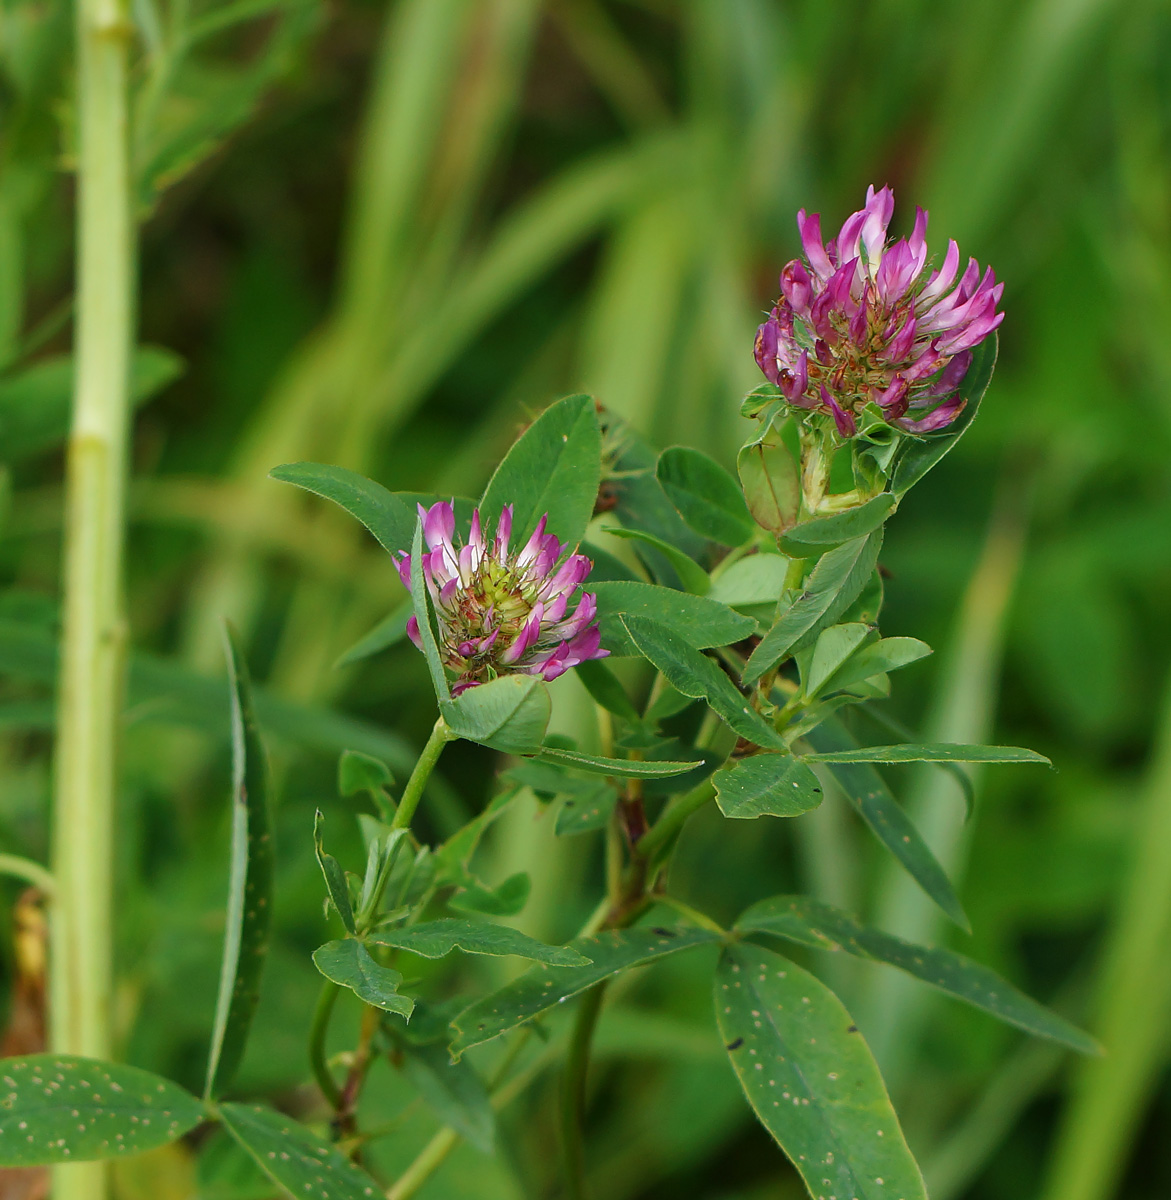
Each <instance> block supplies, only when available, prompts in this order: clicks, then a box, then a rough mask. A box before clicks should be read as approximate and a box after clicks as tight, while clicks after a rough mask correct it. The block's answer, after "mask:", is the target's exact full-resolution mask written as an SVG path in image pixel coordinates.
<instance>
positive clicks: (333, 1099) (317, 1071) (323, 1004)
mask: <svg viewBox="0 0 1171 1200" xmlns="http://www.w3.org/2000/svg"><path fill="white" fill-rule="evenodd" d="M339 991H341V988H340V987H339V986H338V985H337V984H336V983H333V982H331V981H330V980H328V979H327V980H326V981H325V982H324V983H323V984H322V985H321V992H320V993H319V994H318V997H317V1007H316V1008H315V1009H314V1011H313V1026H312V1028H311V1029H310V1031H309V1063H310V1065H311V1066H312V1068H313V1078H314V1079H316V1080H317V1086H318V1087H319V1088H321V1094H322V1095H323V1096H324V1097H325V1099H326V1100H327V1101H328V1102H329V1105H330V1107H331V1108H333V1109H334V1110H335V1111H336V1110H337V1109H339V1108H340V1107H341V1103H342V1093H341V1089H340V1088H339V1087H338V1085H337V1081H336V1080H335V1079H334V1077H333V1074H332V1073H331V1072H330V1069H329V1063H328V1062H327V1061H326V1058H325V1035H326V1033H327V1032H328V1030H329V1018H330V1017H331V1016H332V1015H333V1006H334V1005H335V1004H336V1003H337V997H338V992H339Z"/></svg>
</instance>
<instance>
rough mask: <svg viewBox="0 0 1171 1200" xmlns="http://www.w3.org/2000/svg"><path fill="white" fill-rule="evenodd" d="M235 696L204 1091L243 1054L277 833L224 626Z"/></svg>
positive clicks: (230, 1072)
mask: <svg viewBox="0 0 1171 1200" xmlns="http://www.w3.org/2000/svg"><path fill="white" fill-rule="evenodd" d="M224 640H225V649H226V652H227V659H228V680H229V684H230V689H231V701H232V849H231V860H230V861H231V867H230V869H229V874H228V909H227V918H226V922H225V926H224V954H223V961H222V963H221V965H220V987H219V996H218V999H217V1000H216V1011H215V1020H214V1022H213V1025H212V1035H211V1049H210V1052H209V1054H208V1060H207V1080H206V1083H205V1085H204V1095H205V1096H208V1097H211V1096H218V1095H220V1094H221V1093H222V1092H223V1091H224V1089H225V1088H226V1087H228V1086H229V1085H230V1084H231V1082H232V1078H233V1076H234V1075H235V1073H236V1068H237V1067H238V1066H239V1065H240V1059H241V1058H242V1057H243V1056H244V1045H245V1043H246V1041H247V1039H248V1029H249V1026H250V1025H251V1024H252V1016H253V1014H254V1013H255V1011H256V1004H257V1001H258V1000H259V999H260V976H261V973H262V972H263V970H264V958H265V954H266V952H267V950H268V933H269V928H270V926H271V923H272V873H273V861H272V840H271V818H270V816H269V803H268V776H267V771H266V768H265V761H264V747H263V746H262V745H261V742H260V735H259V733H258V732H257V729H256V715H255V713H254V712H253V709H252V688H251V684H250V682H249V679H248V669H247V667H246V665H245V663H244V659H243V657H242V655H241V654H240V650H239V646H238V645H237V642H236V638H235V635H234V634H233V632H232V630H231V629H230V628H228V629H226V630H225V635H224Z"/></svg>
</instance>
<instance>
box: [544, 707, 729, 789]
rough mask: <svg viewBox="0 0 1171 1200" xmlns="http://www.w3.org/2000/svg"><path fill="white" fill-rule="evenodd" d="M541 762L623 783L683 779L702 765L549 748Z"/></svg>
mask: <svg viewBox="0 0 1171 1200" xmlns="http://www.w3.org/2000/svg"><path fill="white" fill-rule="evenodd" d="M733 690H735V689H733ZM537 761H538V762H547V763H557V764H558V765H560V766H563V767H573V768H574V769H576V770H578V771H588V772H589V773H590V774H593V775H615V776H618V777H620V778H623V779H656V778H661V777H662V776H665V775H682V774H683V772H684V771H691V770H694V768H696V767H698V766H700V765H702V764H701V762H700V760H694V761H692V762H658V761H653V760H643V759H640V758H602V757H601V756H600V755H597V754H579V753H578V752H577V751H576V750H558V749H557V748H556V747H554V746H546V747H545V748H544V749H543V750H542V751H541V753H540V755H539V756H538V758H537Z"/></svg>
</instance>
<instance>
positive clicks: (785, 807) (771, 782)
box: [712, 754, 822, 819]
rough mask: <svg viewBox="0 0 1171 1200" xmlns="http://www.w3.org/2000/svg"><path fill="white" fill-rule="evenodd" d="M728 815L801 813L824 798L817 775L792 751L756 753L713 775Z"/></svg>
mask: <svg viewBox="0 0 1171 1200" xmlns="http://www.w3.org/2000/svg"><path fill="white" fill-rule="evenodd" d="M712 782H713V783H714V784H715V785H716V803H717V804H718V805H719V806H720V812H722V813H723V814H724V816H725V817H736V818H739V819H750V818H752V817H799V816H800V815H801V814H802V813H805V812H809V810H810V809H813V808H816V807H817V806H818V805H819V804H820V803H821V800H822V794H821V784H820V783H819V782H818V779H817V776H816V775H814V773H813V772H812V771H811V770H810V769H809V768H808V767H807V766H806V765H805V764H804V763H803V762H801V761H800V760H799V759H796V758H794V757H793V756H792V755H791V754H755V755H753V756H752V757H751V758H743V759H741V760H740V761H739V762H735V763H733V764H732V765H731V766H727V767H723V768H721V769H720V770H719V771H717V772H716V773H715V775H714V776H713V777H712Z"/></svg>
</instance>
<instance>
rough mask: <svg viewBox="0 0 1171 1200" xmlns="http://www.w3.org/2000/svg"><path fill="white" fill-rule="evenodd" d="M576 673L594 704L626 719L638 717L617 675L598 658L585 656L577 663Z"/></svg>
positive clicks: (632, 719)
mask: <svg viewBox="0 0 1171 1200" xmlns="http://www.w3.org/2000/svg"><path fill="white" fill-rule="evenodd" d="M576 673H577V677H578V679H580V680H581V682H582V683H584V684H585V689H586V691H587V692H589V694H590V695H591V696H592V697H593V700H594V703H595V704H600V705H601V706H602V707H603V708H604V709H605V710H606V711H607V712H612V713H613V714H614V715H615V716H616V717H624V718H625V719H626V720H627V721H637V720H638V719H639V713H638V709H637V708H635V707H634V705H633V703H632V702H631V700H630V697H629V696H628V695H627V694H626V689H625V688H624V687H623V686H622V683H621V682H620V681H619V679H618V676H617V675H615V674H614V672H613V671H611V670H610V668H609V667H608V666H606V664H605V663H604V662H602V661H601V660H600V659H597V658H587V659H586V661H585V662H583V663H578V665H577V672H576Z"/></svg>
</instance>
